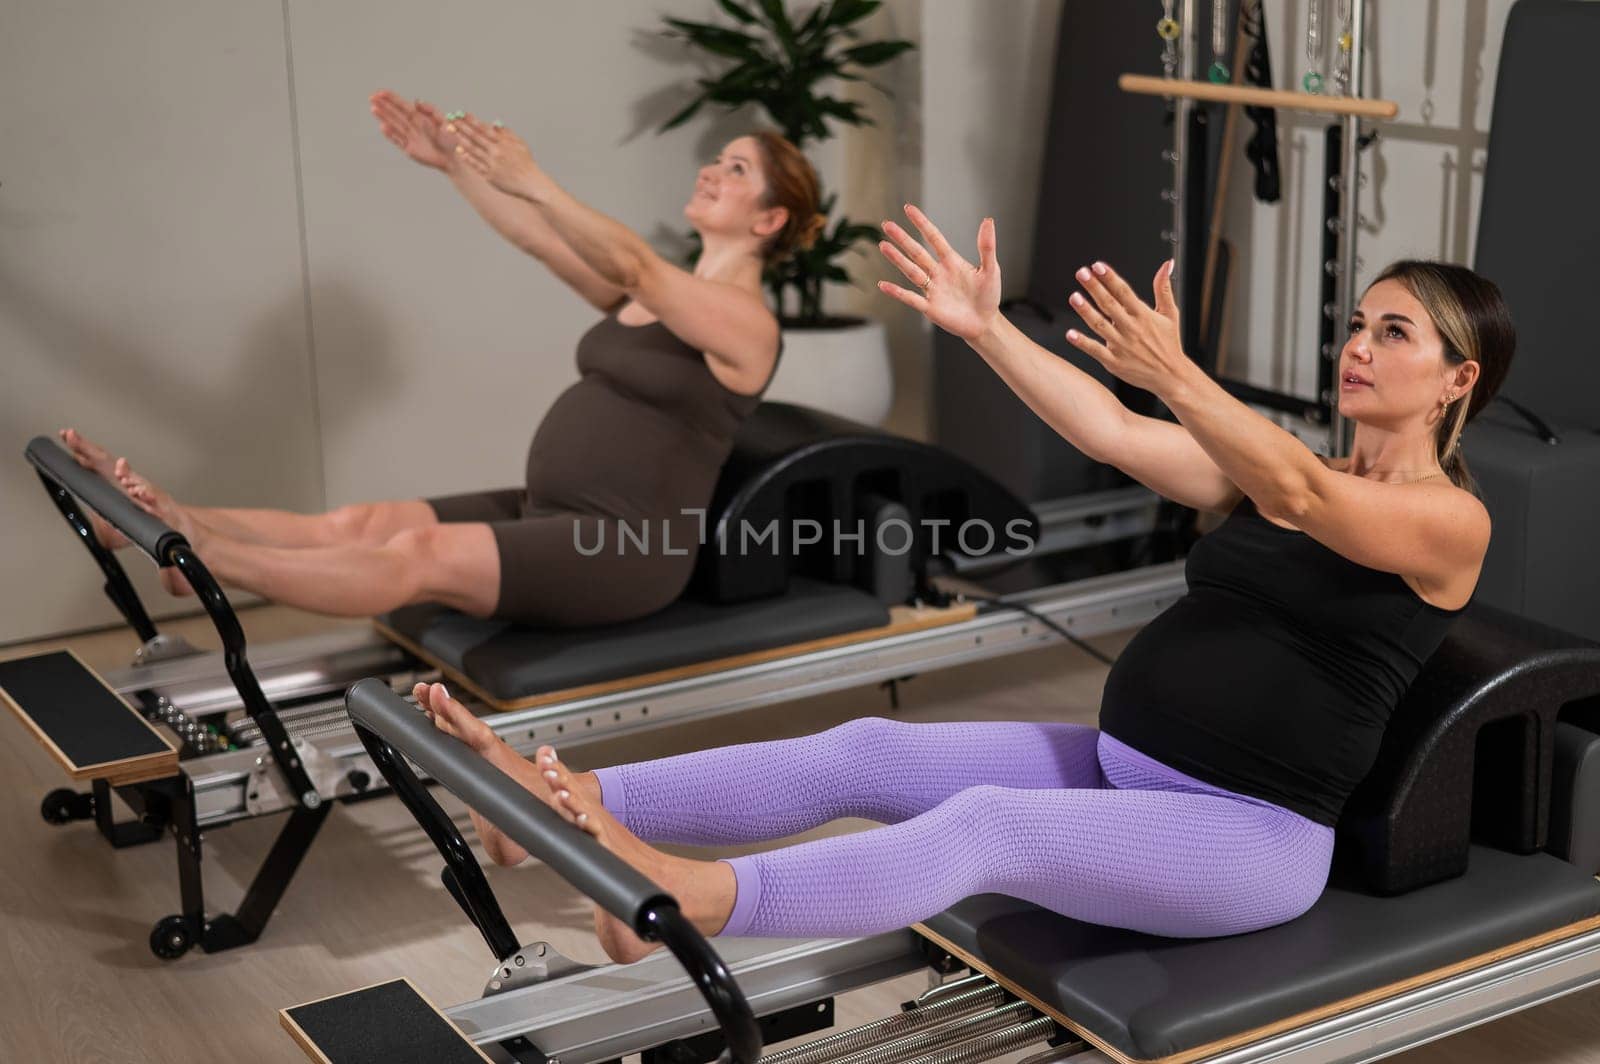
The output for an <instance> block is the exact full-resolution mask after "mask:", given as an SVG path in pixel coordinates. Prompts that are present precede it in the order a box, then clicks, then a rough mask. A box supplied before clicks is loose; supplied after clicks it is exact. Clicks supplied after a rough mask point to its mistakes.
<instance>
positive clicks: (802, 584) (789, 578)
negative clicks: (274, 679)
mask: <svg viewBox="0 0 1600 1064" xmlns="http://www.w3.org/2000/svg"><path fill="white" fill-rule="evenodd" d="M710 513H711V515H712V519H711V520H710V522H709V523H708V524H709V529H710V532H711V535H710V536H709V537H708V538H709V539H710V540H711V543H710V544H708V545H704V546H702V547H701V551H700V557H699V559H698V562H697V567H696V574H695V578H694V581H693V583H692V585H691V588H690V591H689V592H688V593H687V594H686V595H685V596H684V597H683V598H681V599H679V600H678V601H677V602H675V603H673V604H672V605H671V606H668V607H667V608H666V609H664V610H662V611H661V612H659V613H656V614H654V615H652V616H650V617H645V618H642V619H640V620H637V621H632V622H629V623H626V624H619V625H608V626H606V627H604V628H596V629H564V630H556V629H536V628H527V627H521V626H516V625H510V624H506V623H503V622H498V621H484V620H477V619H474V618H471V617H467V616H465V615H463V614H460V613H457V612H456V611H454V610H448V609H444V608H442V607H438V606H414V607H408V608H406V609H401V610H396V611H395V612H393V613H390V614H388V615H386V616H384V617H382V618H380V619H379V627H380V629H381V630H382V631H383V632H384V633H385V634H386V635H388V636H389V637H390V638H391V639H394V640H395V641H397V642H399V643H402V644H403V645H405V646H406V647H407V648H409V649H410V650H412V652H413V653H416V654H417V655H418V656H420V657H422V658H423V659H425V660H427V661H430V662H432V663H433V664H435V665H437V666H438V667H439V668H441V669H442V670H444V671H445V672H446V673H448V674H449V675H451V676H452V677H453V678H455V679H456V680H457V682H458V683H461V684H463V685H465V686H466V687H468V688H469V689H470V690H472V691H473V692H474V693H475V694H477V695H478V697H479V698H481V699H482V700H483V701H485V702H486V703H488V704H489V705H491V706H493V707H494V708H497V709H516V708H522V707H525V706H531V705H537V704H539V703H540V702H543V701H549V700H551V699H552V698H554V697H557V696H558V695H561V694H565V693H568V692H571V691H573V690H574V689H576V688H579V687H582V688H584V689H586V690H592V689H593V688H594V687H595V686H596V685H605V684H618V685H622V684H627V685H634V684H638V683H641V682H651V681H653V680H656V679H667V678H671V677H672V676H673V675H674V670H678V671H677V672H676V675H682V674H683V673H682V670H684V669H696V668H698V669H709V668H714V667H722V666H724V665H727V664H730V663H734V662H741V663H742V662H748V661H751V660H753V656H757V655H759V656H777V655H780V654H784V653H788V652H790V651H791V650H794V649H815V648H817V647H819V646H821V645H825V644H824V642H823V641H831V642H842V641H854V640H861V639H869V638H876V637H879V636H884V635H892V634H896V633H899V632H904V631H911V630H915V629H917V628H923V627H929V626H932V625H937V624H941V623H950V622H953V621H958V620H964V619H966V618H968V617H970V616H972V613H973V610H972V608H971V607H970V606H968V607H955V608H951V609H945V610H932V609H919V610H906V609H903V608H899V607H896V608H895V609H894V610H891V609H890V608H889V605H890V604H893V603H900V602H904V601H905V600H907V599H909V598H910V597H911V596H912V594H913V593H914V592H915V591H916V590H917V588H918V587H920V586H921V584H922V582H923V579H924V576H925V567H926V564H927V561H928V559H929V558H930V557H932V556H934V555H935V554H938V553H942V552H944V551H948V550H953V549H955V548H956V546H957V534H958V530H959V529H960V528H961V526H962V524H963V523H965V522H968V521H980V522H982V523H984V524H986V525H987V526H988V527H990V528H992V529H994V530H995V532H996V536H995V539H994V542H993V544H992V546H991V549H989V550H985V551H974V550H965V551H964V552H965V553H976V554H987V553H998V552H1000V551H1003V550H1005V549H1006V548H1007V546H1008V545H1010V544H1011V543H1013V542H1014V540H1011V539H1008V538H1007V530H1008V529H1009V530H1011V531H1012V532H1014V533H1016V535H1017V536H1019V537H1020V536H1036V535H1037V533H1038V522H1037V519H1036V518H1035V517H1034V516H1033V514H1032V512H1031V511H1029V510H1028V508H1027V507H1025V506H1024V505H1023V504H1022V503H1020V502H1018V501H1017V500H1016V498H1015V497H1013V496H1012V495H1011V493H1010V492H1008V491H1006V490H1005V489H1004V488H1002V487H1001V486H1000V485H998V484H996V483H995V482H994V481H992V480H991V479H989V478H988V477H987V476H985V475H984V474H982V473H980V472H978V471H977V470H976V469H974V468H973V467H972V466H970V465H968V464H967V463H965V462H963V461H961V460H960V459H958V458H956V457H954V456H953V455H950V454H948V453H947V452H944V451H941V450H939V449H937V448H934V447H929V446H928V445H926V444H921V443H917V442H915V441H912V440H907V439H902V438H900V437H897V436H893V435H890V434H888V433H884V432H880V431H878V430H877V429H872V428H868V427H866V426H864V425H858V424H855V423H854V422H851V421H847V420H845V419H844V418H840V417H835V416H833V415H831V414H824V413H821V412H818V411H815V410H808V409H806V408H804V407H798V406H791V405H789V404H786V403H763V404H761V406H759V407H758V408H757V409H756V411H755V412H754V413H753V414H752V415H751V416H750V417H749V418H748V419H747V420H746V421H745V423H744V425H743V426H741V428H740V430H739V434H738V437H737V438H736V439H735V442H734V448H733V452H732V454H731V455H730V456H729V458H728V461H727V463H726V464H725V465H724V467H723V471H722V476H721V478H720V480H719V483H718V486H717V489H716V493H715V496H714V498H713V501H712V505H711V508H710ZM807 522H809V523H812V529H813V533H812V534H814V530H815V529H819V528H820V529H821V530H822V540H821V541H820V542H818V543H816V544H810V543H807V542H805V540H806V538H807V537H806V536H804V535H799V534H796V533H795V529H796V528H797V526H798V525H800V524H802V523H807ZM885 522H901V523H903V524H904V526H905V529H899V528H897V529H893V530H892V531H891V532H886V533H885V535H884V536H883V537H882V538H881V539H880V538H879V537H878V536H876V535H874V532H873V530H875V529H877V528H879V527H880V526H882V525H883V524H884V523H885ZM836 524H837V527H838V528H840V529H841V530H842V531H843V533H844V534H846V535H854V534H855V533H856V532H857V531H858V529H859V530H861V531H862V532H863V535H862V538H861V539H860V540H844V539H841V542H842V543H843V544H844V545H845V546H846V547H847V548H852V547H858V548H859V549H844V550H835V549H834V543H833V531H832V530H833V529H834V528H835V526H836ZM742 527H749V528H751V529H752V530H753V532H752V535H757V536H758V535H761V534H763V533H764V532H765V530H767V529H769V528H773V529H776V535H775V538H769V539H766V540H762V541H761V542H760V545H759V546H757V547H755V548H752V549H748V550H745V549H740V547H739V542H740V541H739V538H738V537H739V536H740V533H739V531H738V530H739V529H740V528H742ZM935 529H937V530H939V531H942V533H943V535H942V537H940V538H939V540H938V541H937V542H936V541H935V532H934V530H935ZM906 530H910V533H911V534H910V535H909V536H908V535H907V534H906ZM719 542H725V543H728V544H730V546H729V547H728V548H726V549H722V548H719V547H718V546H717V544H718V543H719ZM982 542H984V541H983V540H977V539H976V538H975V534H974V536H968V537H967V538H966V540H965V545H966V546H971V545H972V544H974V543H982Z"/></svg>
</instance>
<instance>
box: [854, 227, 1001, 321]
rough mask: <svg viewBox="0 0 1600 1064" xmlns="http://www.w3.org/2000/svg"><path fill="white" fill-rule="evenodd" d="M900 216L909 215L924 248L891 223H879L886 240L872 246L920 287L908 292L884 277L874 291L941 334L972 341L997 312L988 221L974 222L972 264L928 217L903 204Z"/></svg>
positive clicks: (997, 266) (997, 282)
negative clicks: (975, 259) (975, 238)
mask: <svg viewBox="0 0 1600 1064" xmlns="http://www.w3.org/2000/svg"><path fill="white" fill-rule="evenodd" d="M906 217H907V218H909V219H911V224H912V225H914V226H916V229H917V232H918V233H920V234H922V239H923V240H925V241H927V244H928V247H926V248H925V247H923V246H922V245H921V244H919V243H918V242H917V241H916V240H914V239H913V238H912V236H911V234H910V233H907V232H906V231H905V230H904V229H902V228H900V227H899V226H898V225H896V224H894V223H893V222H884V223H883V231H884V232H885V233H887V234H888V236H889V240H882V241H879V242H878V250H879V251H881V252H883V256H884V258H886V259H888V260H889V261H890V262H892V263H894V264H895V266H896V267H898V268H899V270H900V272H901V273H903V274H905V277H906V280H908V281H910V282H911V283H912V284H914V285H916V286H917V288H918V289H919V290H920V291H916V292H913V291H910V290H908V289H905V288H902V287H901V286H899V285H897V284H892V283H891V282H889V281H879V282H878V288H879V290H881V291H882V292H884V293H885V294H887V295H891V296H893V297H894V298H896V299H898V300H899V301H900V302H902V303H904V304H905V305H906V306H908V307H910V308H911V309H912V310H915V311H917V312H918V313H920V314H921V315H922V316H923V317H925V318H927V319H928V320H929V321H931V322H933V323H934V324H935V325H937V326H939V328H941V329H943V330H944V331H945V332H948V333H950V334H951V335H953V336H958V337H960V338H961V339H963V340H966V341H968V342H969V343H970V342H972V341H973V340H976V339H977V338H978V337H979V336H981V335H982V334H983V332H984V331H985V330H986V329H988V328H989V326H990V325H991V324H992V323H993V322H994V319H995V318H996V317H997V316H998V315H999V313H1000V263H999V262H997V261H996V260H995V254H994V248H995V240H994V219H993V218H985V219H984V220H983V223H982V224H981V225H979V226H978V263H979V264H978V265H977V266H974V265H972V263H970V262H968V261H967V260H966V259H964V258H962V257H961V256H960V255H958V254H956V250H955V249H954V248H952V247H951V246H950V243H949V241H947V240H945V238H944V234H943V233H941V232H939V229H938V227H937V226H935V225H934V224H933V223H932V222H931V221H929V220H928V216H927V215H925V214H923V213H922V212H921V211H920V210H918V209H917V208H916V207H914V206H912V205H911V204H909V203H908V204H906ZM891 240H892V241H893V243H890V241H891ZM929 249H932V250H931V251H930V250H929Z"/></svg>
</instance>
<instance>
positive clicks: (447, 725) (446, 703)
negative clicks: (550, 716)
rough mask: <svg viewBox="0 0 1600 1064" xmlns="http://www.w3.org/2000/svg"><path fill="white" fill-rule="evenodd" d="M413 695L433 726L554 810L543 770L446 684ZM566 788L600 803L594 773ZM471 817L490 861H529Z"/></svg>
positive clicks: (545, 751) (550, 753) (420, 687)
mask: <svg viewBox="0 0 1600 1064" xmlns="http://www.w3.org/2000/svg"><path fill="white" fill-rule="evenodd" d="M411 693H412V695H413V696H414V697H415V698H416V700H417V705H419V706H421V707H422V709H423V711H424V712H425V713H427V715H428V718H429V719H430V720H432V721H433V723H434V726H435V727H437V728H438V729H439V730H440V731H442V732H444V733H445V734H446V735H448V736H451V737H452V738H455V739H459V740H460V741H461V742H464V743H466V744H467V745H468V746H470V747H471V748H472V749H473V750H474V751H476V752H477V753H478V754H479V756H481V757H483V758H484V760H486V761H488V762H489V763H490V764H491V765H493V766H494V767H496V768H498V769H499V770H500V771H501V772H504V773H505V774H506V775H508V776H510V777H511V778H512V779H514V780H516V781H517V782H518V783H520V784H522V785H523V786H524V787H525V788H527V789H528V791H529V792H530V793H532V794H533V795H534V796H535V797H537V798H539V799H540V800H542V801H543V802H545V804H547V805H549V806H551V807H552V808H554V807H555V799H554V797H553V796H552V795H551V794H550V789H549V787H547V786H546V785H545V781H544V780H543V779H541V778H540V772H541V767H536V766H535V765H534V763H533V762H531V761H528V760H527V759H526V758H524V757H522V755H520V754H518V753H517V752H516V751H515V750H513V749H511V747H510V746H508V745H506V742H505V740H503V739H501V738H500V737H499V736H498V735H496V734H495V733H494V729H493V728H490V727H489V725H487V724H485V723H484V722H483V721H482V720H480V719H479V718H478V717H476V716H474V715H473V714H472V712H471V711H470V710H468V709H467V707H466V706H463V705H462V704H461V703H460V702H457V701H456V700H455V699H453V698H451V697H450V693H449V692H448V691H446V690H445V687H444V684H442V683H436V684H433V685H431V686H430V685H428V684H422V683H419V684H417V686H416V687H415V688H414V689H413V690H412V692H411ZM538 756H541V757H547V758H550V759H552V762H553V759H554V758H555V751H554V750H553V749H551V748H550V747H541V748H540V749H539V751H538ZM542 770H543V771H544V772H546V773H549V772H552V771H554V767H553V763H552V764H545V765H543V766H542ZM566 785H567V787H569V788H570V789H572V790H575V791H578V792H579V793H580V794H582V795H584V796H585V797H586V798H589V799H591V800H592V801H593V802H595V803H596V804H598V803H599V801H600V784H599V782H598V781H596V780H595V778H594V773H592V772H582V773H576V774H572V773H569V774H568V782H567V784H566ZM468 812H470V813H471V814H472V826H473V827H474V828H476V829H477V832H478V837H479V838H480V839H482V840H483V848H484V850H485V851H487V852H488V854H489V859H490V860H491V861H493V862H494V863H495V864H498V865H517V864H521V863H522V862H523V861H526V860H527V859H528V851H527V850H525V849H523V848H522V847H521V846H519V845H517V844H516V843H515V842H512V841H511V839H510V838H508V837H507V836H506V834H505V832H503V831H501V830H500V829H499V828H497V827H495V826H494V825H493V824H491V823H489V821H487V820H485V819H483V817H481V816H479V815H478V814H477V812H476V811H475V810H468Z"/></svg>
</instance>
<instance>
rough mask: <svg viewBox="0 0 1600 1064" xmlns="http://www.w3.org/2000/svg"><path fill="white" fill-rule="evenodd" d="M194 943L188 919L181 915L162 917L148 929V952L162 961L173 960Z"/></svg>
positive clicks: (187, 950)
mask: <svg viewBox="0 0 1600 1064" xmlns="http://www.w3.org/2000/svg"><path fill="white" fill-rule="evenodd" d="M193 945H194V936H193V935H191V934H190V933H189V921H187V920H185V919H184V918H183V917H181V916H168V917H164V918H163V919H161V920H160V921H158V922H157V923H156V926H155V927H154V928H152V929H151V931H150V952H151V953H154V954H155V955H156V956H157V957H160V958H161V959H162V960H164V961H175V960H177V959H178V958H179V957H181V956H183V955H184V954H185V953H188V952H189V947H190V946H193Z"/></svg>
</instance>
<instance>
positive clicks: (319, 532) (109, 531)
mask: <svg viewBox="0 0 1600 1064" xmlns="http://www.w3.org/2000/svg"><path fill="white" fill-rule="evenodd" d="M60 437H61V442H62V443H64V444H66V445H67V448H68V450H70V451H71V452H72V456H73V457H74V458H76V459H77V461H78V464H79V465H81V466H83V467H84V468H85V469H91V470H93V471H94V472H96V473H99V474H100V475H101V476H102V477H104V478H105V479H106V480H108V481H110V482H111V483H113V484H116V485H118V486H119V487H121V488H122V489H123V490H124V491H128V490H129V482H130V481H131V480H134V479H137V480H139V481H141V482H142V483H143V484H144V485H145V487H146V489H147V491H148V493H149V494H150V495H151V496H154V497H155V498H156V500H157V501H158V504H159V506H160V507H161V508H162V509H163V510H166V511H169V512H170V511H171V510H172V509H173V508H177V507H181V508H182V509H183V510H184V511H185V512H186V513H187V514H188V515H189V517H190V518H191V519H192V520H193V521H194V522H196V523H198V524H200V525H204V526H205V527H206V528H207V529H209V530H211V531H213V532H216V533H219V534H221V535H224V536H227V537H228V538H230V539H235V540H239V541H240V542H243V543H258V544H265V545H270V546H276V547H331V546H337V545H339V544H342V543H365V544H368V545H369V546H378V545H380V544H382V543H385V542H387V541H388V540H389V539H391V538H393V537H394V536H395V535H396V534H397V533H399V532H403V531H405V530H406V529H408V528H417V527H421V526H423V525H432V524H437V523H438V517H437V515H435V514H434V512H433V507H431V506H429V505H428V504H427V503H425V502H423V501H422V500H421V499H398V500H389V501H383V502H370V503H355V504H352V505H350V506H341V507H339V508H338V509H335V510H329V511H327V512H326V513H319V514H301V513H294V512H293V511H289V510H265V509H231V508H217V507H206V506H188V505H185V504H183V503H180V502H178V501H177V500H176V499H174V498H172V496H171V495H168V494H166V493H165V492H163V491H162V490H161V489H160V488H159V487H157V486H156V485H155V484H154V483H153V482H151V481H150V480H149V478H147V477H141V476H139V474H137V473H135V472H134V471H133V469H132V467H131V466H130V465H129V464H128V460H127V459H126V458H113V457H112V456H111V454H110V452H108V451H107V450H106V449H105V448H104V447H101V446H100V445H98V444H96V443H95V442H94V441H92V440H89V439H87V438H85V437H84V436H83V435H82V434H81V433H79V432H78V431H77V430H76V429H62V430H61V432H60ZM88 517H89V521H90V524H91V525H92V526H93V527H94V531H95V535H96V537H97V538H98V539H99V540H100V542H101V543H102V544H104V545H105V546H106V547H107V548H109V549H111V550H118V549H120V548H122V547H125V546H127V545H128V539H127V537H126V536H124V535H123V534H122V533H121V532H118V531H117V530H116V529H115V528H113V527H112V526H111V525H110V524H108V523H107V522H106V521H105V519H104V518H102V517H101V516H100V515H99V514H96V513H95V512H94V511H92V510H91V511H89V513H88ZM175 580H176V581H177V583H178V584H179V585H181V586H182V593H187V590H188V589H187V584H185V583H184V582H183V580H182V577H175ZM168 590H174V588H172V587H169V588H168Z"/></svg>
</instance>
